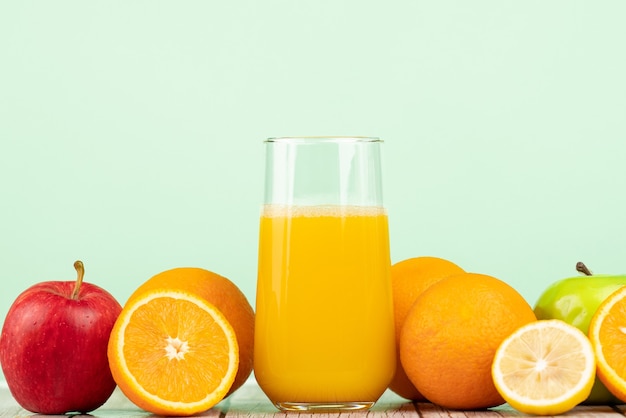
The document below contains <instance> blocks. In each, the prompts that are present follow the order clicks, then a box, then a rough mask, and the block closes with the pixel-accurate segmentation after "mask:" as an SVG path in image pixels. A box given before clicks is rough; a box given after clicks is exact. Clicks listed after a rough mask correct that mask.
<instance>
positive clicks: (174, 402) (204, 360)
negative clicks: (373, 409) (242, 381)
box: [108, 289, 239, 416]
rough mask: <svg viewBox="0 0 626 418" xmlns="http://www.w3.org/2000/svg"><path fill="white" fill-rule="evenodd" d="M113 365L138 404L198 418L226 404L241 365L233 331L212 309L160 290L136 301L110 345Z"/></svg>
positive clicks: (129, 306) (191, 298)
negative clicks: (225, 397)
mask: <svg viewBox="0 0 626 418" xmlns="http://www.w3.org/2000/svg"><path fill="white" fill-rule="evenodd" d="M108 356H109V365H110V367H111V373H112V374H113V378H114V379H115V381H116V383H117V384H118V386H119V387H120V389H121V390H122V392H123V393H124V394H125V395H126V397H127V398H128V399H130V400H131V401H132V402H133V403H135V404H136V405H137V406H139V407H140V408H142V409H144V410H146V411H149V412H152V413H154V414H159V415H176V416H182V415H193V414H196V413H199V412H203V411H206V410H208V409H210V408H211V407H213V406H214V405H215V404H217V403H218V402H219V401H221V400H222V399H223V398H224V396H225V395H226V393H227V392H228V390H229V389H230V387H231V385H232V384H233V381H234V379H235V375H236V374H237V368H238V364H239V348H238V345H237V338H236V335H235V332H234V331H233V328H232V327H231V325H230V324H229V323H228V321H227V320H226V318H225V317H224V315H222V313H221V312H220V311H219V310H218V309H217V308H216V307H215V306H214V305H212V304H210V303H208V302H206V301H205V300H203V299H200V298H199V297H197V296H195V295H193V294H191V293H188V292H184V291H178V290H167V289H157V290H152V291H148V292H146V293H144V294H142V295H141V296H139V297H137V298H133V299H131V300H130V301H129V302H128V303H127V304H126V305H125V306H124V307H123V309H122V312H121V314H120V316H119V317H118V319H117V321H116V323H115V325H114V327H113V330H112V332H111V338H110V339H109V347H108Z"/></svg>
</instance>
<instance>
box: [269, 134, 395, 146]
mask: <svg viewBox="0 0 626 418" xmlns="http://www.w3.org/2000/svg"><path fill="white" fill-rule="evenodd" d="M263 142H265V143H274V142H280V143H299V144H302V143H311V144H312V143H346V142H383V140H382V139H380V138H379V137H376V136H330V135H327V136H278V137H271V138H267V139H266V140H265V141H263Z"/></svg>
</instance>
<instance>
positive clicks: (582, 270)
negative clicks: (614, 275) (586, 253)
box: [576, 261, 593, 276]
mask: <svg viewBox="0 0 626 418" xmlns="http://www.w3.org/2000/svg"><path fill="white" fill-rule="evenodd" d="M576 271H577V272H579V273H583V274H584V275H585V276H593V273H592V272H591V270H589V269H588V268H587V266H586V265H585V263H583V262H582V261H579V262H578V263H576Z"/></svg>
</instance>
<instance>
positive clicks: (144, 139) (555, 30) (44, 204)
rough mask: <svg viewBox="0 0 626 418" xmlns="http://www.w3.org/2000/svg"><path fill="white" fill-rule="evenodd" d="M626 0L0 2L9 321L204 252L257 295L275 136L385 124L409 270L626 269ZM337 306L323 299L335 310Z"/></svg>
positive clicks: (391, 197)
mask: <svg viewBox="0 0 626 418" xmlns="http://www.w3.org/2000/svg"><path fill="white" fill-rule="evenodd" d="M625 16H626V2H624V1H623V0H615V1H597V2H589V1H575V0H556V1H545V0H530V1H503V0H478V1H466V0H463V1H461V0H458V1H449V0H448V1H446V0H444V1H440V0H438V1H415V0H410V1H409V0H406V1H377V2H374V1H368V2H365V1H361V0H358V1H357V0H315V1H310V0H304V1H293V0H291V1H288V0H272V1H252V0H248V1H244V0H232V1H221V2H217V1H181V2H178V1H176V2H175V1H170V2H165V1H154V0H150V1H148V0H141V1H83V0H81V1H78V0H77V1H12V0H7V1H3V2H0V141H1V142H0V144H1V145H0V179H1V180H0V181H1V184H2V190H1V201H0V202H1V204H0V286H1V289H2V291H1V292H0V315H1V317H2V318H4V316H5V314H6V311H7V310H8V308H9V305H10V304H11V302H12V301H13V300H14V299H15V297H16V296H17V295H18V294H19V293H20V292H21V291H22V290H24V289H26V288H27V287H28V286H30V285H32V284H34V283H36V282H39V281H44V280H73V279H74V277H75V273H74V270H73V268H72V263H73V262H74V260H76V259H81V260H83V261H84V263H85V265H86V270H87V276H86V280H87V281H91V282H93V283H96V284H98V285H100V286H102V287H104V288H106V289H108V290H109V291H110V292H111V293H113V295H114V296H116V297H117V298H118V299H119V300H120V302H122V303H123V302H124V301H125V300H126V298H127V297H128V296H129V295H130V293H131V292H132V290H133V289H135V288H136V287H137V286H139V284H141V283H142V282H143V281H145V280H146V279H148V278H149V277H151V276H152V275H154V274H156V273H158V272H160V271H162V270H165V269H169V268H173V267H178V266H198V267H204V268H207V269H209V270H213V271H215V272H217V273H220V274H222V275H225V276H227V277H229V278H231V279H232V280H233V281H234V282H236V283H237V284H238V285H239V286H240V287H241V289H242V290H243V291H244V292H245V293H246V295H247V296H248V298H249V299H250V301H251V303H253V301H254V289H255V279H256V252H257V231H258V224H257V218H258V214H259V205H260V202H261V198H262V187H263V181H262V180H263V152H264V149H263V144H262V141H263V139H265V138H266V137H269V136H284V135H366V136H379V137H381V138H382V139H384V140H385V143H384V145H383V164H384V166H383V174H384V193H385V203H386V206H387V208H388V211H389V216H390V228H391V230H390V234H391V246H392V247H391V252H392V260H393V261H394V262H396V261H400V260H402V259H405V258H409V257H414V256H421V255H434V256H439V257H444V258H448V259H450V260H452V261H454V262H456V263H458V264H459V265H461V266H462V267H464V268H465V269H466V270H469V271H475V272H481V273H486V274H490V275H493V276H495V277H498V278H501V279H503V280H505V281H506V282H508V283H509V284H511V285H512V286H514V287H515V288H516V289H518V290H519V291H520V292H521V293H522V294H523V295H524V296H525V297H526V298H527V300H528V301H529V303H531V304H534V302H535V301H536V299H537V297H538V296H539V293H540V292H541V290H542V289H544V288H545V287H546V286H547V285H548V284H549V283H551V282H553V281H555V280H557V279H560V278H563V277H567V276H570V275H573V274H575V272H574V265H575V263H576V261H578V260H584V261H585V262H586V263H587V264H588V265H589V266H590V267H591V269H592V270H594V271H596V272H603V273H625V272H626V258H625V257H624V255H625V249H626V223H625V222H624V213H625V212H626V210H625V203H626V197H625V196H626V173H625V172H624V167H623V166H624V163H623V162H624V156H625V155H626V54H625V53H624V51H625V49H624V48H625V45H626V27H625V26H624V17H625ZM320 303H322V301H320Z"/></svg>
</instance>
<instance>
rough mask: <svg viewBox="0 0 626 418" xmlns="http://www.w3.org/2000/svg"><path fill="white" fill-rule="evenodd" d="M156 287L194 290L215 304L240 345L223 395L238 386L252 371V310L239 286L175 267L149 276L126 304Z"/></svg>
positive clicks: (208, 273) (199, 271) (194, 269)
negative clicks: (232, 377)
mask: <svg viewBox="0 0 626 418" xmlns="http://www.w3.org/2000/svg"><path fill="white" fill-rule="evenodd" d="M155 289H167V290H184V291H187V292H189V293H193V294H195V295H197V296H199V297H201V298H203V299H204V300H206V301H208V302H209V303H211V304H213V305H215V307H217V309H218V310H219V311H220V312H221V313H222V314H223V315H224V317H226V319H227V320H228V322H229V323H230V325H231V326H232V327H233V329H234V331H235V334H236V335H237V344H238V345H239V369H238V371H237V375H236V377H235V381H234V382H233V384H232V386H231V388H230V390H229V391H228V393H227V394H226V396H228V395H230V394H231V393H233V392H234V391H235V390H237V389H238V388H239V387H241V385H243V384H244V382H245V381H246V380H247V379H248V377H249V376H250V374H251V373H252V361H253V351H254V310H253V309H252V306H251V305H250V303H249V302H248V299H247V298H246V296H245V295H244V294H243V292H242V291H241V290H240V289H239V287H237V285H236V284H235V283H233V282H232V281H230V280H229V279H227V278H226V277H223V276H220V275H219V274H217V273H213V272H211V271H208V270H205V269H202V268H197V267H178V268H174V269H171V270H166V271H163V272H161V273H159V274H157V275H155V276H153V277H151V278H150V279H148V280H147V281H146V282H144V283H143V284H142V285H141V286H139V287H138V288H137V289H136V290H135V291H134V292H133V293H132V294H131V295H130V297H129V298H128V302H127V303H129V302H130V301H131V300H133V299H134V298H136V297H137V296H139V295H140V294H142V293H145V292H146V291H149V290H155Z"/></svg>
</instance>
